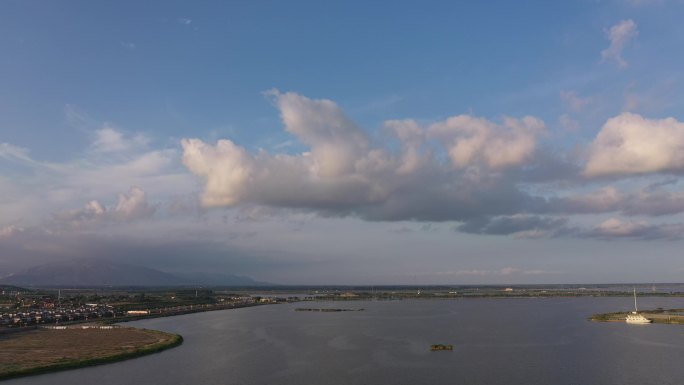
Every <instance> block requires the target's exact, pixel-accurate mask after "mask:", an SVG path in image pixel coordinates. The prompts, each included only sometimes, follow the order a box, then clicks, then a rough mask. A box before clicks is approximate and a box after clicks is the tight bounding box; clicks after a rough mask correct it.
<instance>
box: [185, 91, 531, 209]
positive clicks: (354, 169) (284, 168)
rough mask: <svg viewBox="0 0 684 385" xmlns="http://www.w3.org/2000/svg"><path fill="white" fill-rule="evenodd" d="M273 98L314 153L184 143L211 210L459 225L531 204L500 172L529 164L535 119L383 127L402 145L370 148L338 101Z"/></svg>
mask: <svg viewBox="0 0 684 385" xmlns="http://www.w3.org/2000/svg"><path fill="white" fill-rule="evenodd" d="M268 94H269V95H270V96H271V97H273V100H274V104H275V105H276V107H277V108H278V109H279V110H280V115H281V119H282V122H283V125H284V128H285V130H286V131H287V132H289V133H291V134H292V135H294V136H295V137H296V138H297V139H298V140H299V141H300V142H301V143H302V144H304V145H306V146H308V150H307V151H305V152H303V153H299V154H272V153H269V152H267V151H265V150H260V151H257V152H250V151H248V150H247V149H245V148H244V147H242V146H239V145H237V144H236V143H234V142H232V141H230V140H219V141H218V142H216V144H209V143H205V142H204V141H202V140H199V139H184V140H183V141H182V146H183V163H184V164H185V166H186V167H187V168H188V169H189V170H190V171H191V172H192V173H193V174H195V175H197V176H200V177H201V178H202V179H203V180H204V190H203V194H202V201H203V204H204V205H205V206H208V207H216V206H234V205H238V204H244V203H249V204H257V205H266V206H276V207H289V208H305V209H312V210H318V211H321V212H325V213H328V214H335V215H350V214H357V215H360V216H361V217H364V218H367V219H375V220H399V219H421V220H430V219H434V220H453V219H460V218H463V217H469V216H472V215H479V212H480V211H485V212H488V211H493V212H496V213H497V214H502V213H512V212H510V211H511V210H512V208H511V207H510V206H512V205H515V204H518V203H521V202H523V203H524V200H525V199H526V198H525V195H524V194H523V193H521V192H520V191H518V189H517V188H516V187H515V185H514V184H512V182H511V181H510V180H509V179H507V178H506V174H505V172H504V171H506V170H508V169H510V168H515V167H518V166H522V165H524V164H525V163H526V162H528V161H530V160H531V159H532V158H533V155H534V152H535V148H536V143H537V137H538V135H540V134H541V133H542V132H543V131H544V124H543V122H542V121H541V120H539V119H536V118H533V117H524V118H522V119H515V118H504V119H503V123H502V124H496V123H494V122H492V121H489V120H487V119H484V118H478V117H473V116H470V115H459V116H456V117H453V118H449V119H447V120H445V121H443V122H437V123H434V124H432V125H428V126H427V127H423V126H421V125H420V124H418V123H417V122H415V121H412V120H401V121H388V122H386V123H385V127H386V128H387V129H388V131H389V132H390V133H391V134H392V135H393V136H394V138H395V139H396V140H397V141H398V142H399V143H400V146H399V148H392V147H391V146H387V145H383V144H379V143H376V142H374V141H373V140H372V139H371V138H370V137H369V136H368V134H367V133H366V132H365V131H364V130H362V129H361V128H360V127H359V126H358V125H356V123H354V122H353V121H352V120H351V119H350V118H349V117H347V116H346V114H345V113H344V112H343V111H342V109H340V108H339V106H337V104H335V103H334V102H333V101H330V100H325V99H322V100H314V99H309V98H307V97H304V96H301V95H298V94H296V93H291V92H288V93H280V92H278V91H270V92H269V93H268ZM434 148H436V149H434ZM440 152H441V153H442V154H447V156H448V159H450V160H449V161H448V162H445V161H444V159H443V158H444V157H443V156H441V155H440V154H439V153H440Z"/></svg>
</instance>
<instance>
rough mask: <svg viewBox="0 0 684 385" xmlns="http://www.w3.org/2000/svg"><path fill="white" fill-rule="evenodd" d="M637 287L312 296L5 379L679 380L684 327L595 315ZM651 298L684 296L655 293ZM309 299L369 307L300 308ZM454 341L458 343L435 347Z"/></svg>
mask: <svg viewBox="0 0 684 385" xmlns="http://www.w3.org/2000/svg"><path fill="white" fill-rule="evenodd" d="M630 306H632V299H631V297H623V298H527V299H510V298H501V299H454V300H405V301H350V302H305V303H294V304H283V305H268V306H259V307H252V308H244V309H235V310H224V311H215V312H206V313H197V314H190V315H184V316H178V317H169V318H158V319H150V320H144V321H137V322H132V323H130V324H129V325H131V326H136V327H143V328H151V329H159V330H163V331H169V332H173V333H178V334H181V335H183V337H184V338H185V342H184V343H183V345H181V346H180V347H177V348H174V349H171V350H168V351H164V352H162V353H158V354H153V355H150V356H146V357H141V358H137V359H133V360H129V361H123V362H118V363H114V364H108V365H102V366H97V367H90V368H84V369H78V370H73V371H66V372H57V373H49V374H45V375H40V376H35V377H25V378H19V379H14V380H9V381H6V382H4V383H5V384H7V385H10V384H11V385H29V384H31V385H38V384H46V385H47V384H49V385H62V384H63V385H67V384H69V385H72V384H79V383H80V384H83V383H85V384H102V385H109V384H164V385H168V384H178V385H181V384H182V385H189V384H269V385H276V384H283V385H300V384H316V385H328V384H330V385H332V384H336V385H337V384H340V385H342V384H369V385H371V384H388V385H389V384H392V385H395V384H412V385H415V384H554V385H558V384H574V385H576V384H583V385H587V384H602V385H605V384H621V385H626V384H635V385H636V384H639V385H644V384H677V383H681V381H682V378H684V365H683V364H682V357H684V326H678V325H659V324H656V325H627V324H623V323H594V322H589V321H587V320H586V318H587V317H589V316H590V315H591V314H594V313H599V312H610V311H625V310H630ZM639 306H640V307H643V308H644V309H646V308H655V307H663V308H675V307H678V308H684V298H660V297H646V298H640V299H639ZM297 307H321V308H323V307H329V308H364V309H365V311H360V312H298V311H294V309H295V308H297ZM431 344H453V345H454V350H453V351H437V352H432V351H430V345H431Z"/></svg>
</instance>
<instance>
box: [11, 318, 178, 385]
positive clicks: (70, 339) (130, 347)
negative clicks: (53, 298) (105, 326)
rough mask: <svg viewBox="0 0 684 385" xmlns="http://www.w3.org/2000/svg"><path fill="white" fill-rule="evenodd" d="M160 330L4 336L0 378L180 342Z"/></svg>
mask: <svg viewBox="0 0 684 385" xmlns="http://www.w3.org/2000/svg"><path fill="white" fill-rule="evenodd" d="M182 342H183V338H182V337H181V336H180V335H177V334H170V333H165V332H160V331H157V330H147V329H135V328H118V329H110V330H100V329H67V330H35V331H29V332H25V333H17V334H14V335H7V336H3V337H2V338H0V380H4V379H8V378H13V377H19V376H28V375H33V374H40V373H46V372H53V371H58V370H66V369H76V368H81V367H86V366H92V365H100V364H105V363H109V362H115V361H121V360H125V359H129V358H134V357H139V356H143V355H147V354H151V353H156V352H160V351H162V350H166V349H169V348H172V347H174V346H178V345H180V344H181V343H182Z"/></svg>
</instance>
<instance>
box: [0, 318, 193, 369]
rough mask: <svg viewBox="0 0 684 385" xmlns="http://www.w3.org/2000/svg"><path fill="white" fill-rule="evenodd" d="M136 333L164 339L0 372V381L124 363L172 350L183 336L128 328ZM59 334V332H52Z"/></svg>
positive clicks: (180, 341) (181, 340)
mask: <svg viewBox="0 0 684 385" xmlns="http://www.w3.org/2000/svg"><path fill="white" fill-rule="evenodd" d="M129 329H134V330H136V331H142V332H145V333H148V334H152V335H157V336H162V337H164V338H165V339H164V340H162V341H157V342H154V343H151V344H147V345H143V346H139V347H136V348H135V349H133V350H130V351H123V352H117V353H113V354H109V355H105V356H100V357H91V358H81V359H71V360H67V361H62V362H57V363H49V364H47V365H43V366H36V367H29V368H23V369H16V370H8V371H6V372H0V381H3V380H8V379H12V378H18V377H27V376H32V375H39V374H45V373H52V372H58V371H63V370H71V369H79V368H85V367H89V366H96V365H103V364H108V363H113V362H119V361H124V360H128V359H133V358H137V357H142V356H146V355H149V354H154V353H159V352H162V351H164V350H167V349H171V348H174V347H176V346H179V345H181V344H182V343H183V336H181V335H179V334H173V333H167V332H163V331H160V330H153V329H143V328H129ZM54 332H55V333H59V332H60V331H54Z"/></svg>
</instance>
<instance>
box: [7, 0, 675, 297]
mask: <svg viewBox="0 0 684 385" xmlns="http://www.w3.org/2000/svg"><path fill="white" fill-rule="evenodd" d="M682 17H684V2H682V1H675V0H651V1H649V0H631V1H628V0H605V1H599V0H577V1H554V2H550V1H515V2H512V1H487V2H482V1H462V2H448V1H420V2H419V1H392V2H387V1H374V2H361V1H338V2H321V1H252V2H237V1H203V2H191V1H145V2H138V1H99V2H92V1H62V2H53V1H32V0H28V1H25V0H22V1H18V0H16V1H15V0H5V1H2V2H0V276H3V275H6V274H10V273H12V272H16V271H18V270H21V269H25V268H28V267H31V266H33V265H37V264H42V263H46V262H53V261H61V260H67V259H73V258H82V257H94V258H106V259H110V260H115V261H120V262H124V263H132V264H138V265H144V266H149V267H153V268H158V269H160V270H164V271H168V272H180V271H185V272H221V273H229V274H239V275H247V276H250V277H252V278H254V279H257V280H259V281H266V282H273V283H281V284H376V285H381V284H412V285H413V284H452V285H458V284H481V283H482V284H483V283H486V284H525V283H528V284H532V283H613V282H647V283H649V282H682V277H683V276H684V259H683V258H682V257H681V250H682V246H684V243H683V238H684V183H681V182H682V181H681V179H682V175H683V174H684V73H683V72H682V68H684V23H681V20H682Z"/></svg>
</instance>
